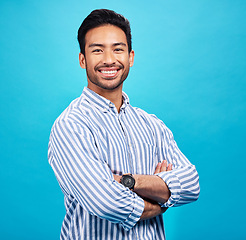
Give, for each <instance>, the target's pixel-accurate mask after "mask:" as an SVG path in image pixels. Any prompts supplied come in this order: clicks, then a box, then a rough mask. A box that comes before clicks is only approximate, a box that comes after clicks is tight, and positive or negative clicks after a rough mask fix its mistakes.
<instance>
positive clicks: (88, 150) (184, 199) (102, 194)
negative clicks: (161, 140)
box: [49, 120, 199, 230]
mask: <svg viewBox="0 0 246 240" xmlns="http://www.w3.org/2000/svg"><path fill="white" fill-rule="evenodd" d="M168 141H169V140H168ZM165 146H167V147H168V148H167V153H166V156H167V157H168V159H167V160H168V161H169V163H174V164H175V168H174V169H172V170H171V169H170V166H167V163H166V162H163V163H162V164H161V165H160V164H158V165H157V167H156V169H155V172H154V174H155V175H134V178H135V180H136V185H135V190H134V192H133V191H131V190H129V189H127V188H126V187H124V186H123V185H122V184H119V176H116V175H113V174H112V171H111V169H110V167H109V166H108V165H107V163H106V162H105V161H104V160H103V159H102V157H101V155H100V152H99V151H98V149H97V147H96V146H95V136H93V135H92V134H91V132H90V131H87V129H85V128H82V127H81V126H80V124H77V123H75V122H74V121H70V120H61V121H58V122H56V123H55V125H54V127H53V129H52V132H51V136H50V142H49V163H50V165H51V166H52V168H53V170H54V172H55V175H56V178H57V180H58V182H59V184H60V187H61V189H62V191H63V193H64V195H65V196H67V197H72V198H74V199H76V202H78V204H79V205H80V206H81V207H82V208H83V209H84V210H85V211H86V212H88V213H89V214H92V215H96V216H98V217H99V218H102V219H107V220H108V221H111V222H113V223H119V224H121V225H122V226H123V228H124V229H126V230H129V229H131V228H132V227H133V226H134V225H135V224H136V223H137V222H138V221H139V219H141V220H144V219H149V218H152V217H154V216H157V215H159V214H161V213H163V212H164V211H165V210H166V208H167V207H170V206H173V205H175V206H178V205H183V204H186V203H189V202H192V201H195V200H196V199H197V198H198V195H199V183H198V175H197V172H196V170H195V167H194V166H193V165H191V164H190V162H189V161H188V160H187V159H186V158H185V157H184V156H183V155H182V153H181V152H180V151H179V149H178V148H177V146H176V145H175V142H173V141H172V139H170V143H166V144H165ZM170 154H171V155H170ZM169 155H170V156H169ZM163 156H164V155H162V156H160V157H159V159H160V158H162V159H165V158H163ZM171 158H174V159H175V161H172V160H171V161H170V159H171ZM179 159H180V160H179ZM173 167H174V166H172V168H173Z"/></svg>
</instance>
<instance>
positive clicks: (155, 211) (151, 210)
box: [140, 200, 167, 220]
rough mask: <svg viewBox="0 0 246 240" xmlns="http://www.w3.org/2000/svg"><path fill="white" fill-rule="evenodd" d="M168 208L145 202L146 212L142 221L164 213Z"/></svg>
mask: <svg viewBox="0 0 246 240" xmlns="http://www.w3.org/2000/svg"><path fill="white" fill-rule="evenodd" d="M166 210H167V208H164V207H161V206H160V205H159V204H158V203H156V202H152V201H147V200H144V211H143V213H142V215H141V217H140V220H146V219H149V218H153V217H156V216H158V215H160V214H162V213H164V212H165V211H166Z"/></svg>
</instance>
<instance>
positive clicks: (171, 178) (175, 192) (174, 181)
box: [155, 171, 181, 207]
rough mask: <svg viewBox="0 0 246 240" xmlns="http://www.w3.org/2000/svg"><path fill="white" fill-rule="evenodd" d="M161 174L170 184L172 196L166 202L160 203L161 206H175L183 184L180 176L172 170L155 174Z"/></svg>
mask: <svg viewBox="0 0 246 240" xmlns="http://www.w3.org/2000/svg"><path fill="white" fill-rule="evenodd" d="M155 175H157V176H159V177H160V178H161V179H162V180H163V181H164V182H165V183H166V184H167V186H168V188H169V190H170V192H171V196H170V197H169V199H168V200H167V201H166V202H165V203H160V205H161V207H172V206H174V205H175V204H176V203H177V202H178V201H179V199H180V194H181V184H180V181H179V178H178V177H177V176H176V175H175V174H173V173H172V171H168V172H160V173H157V174H155Z"/></svg>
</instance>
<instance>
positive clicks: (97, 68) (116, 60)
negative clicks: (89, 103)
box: [79, 25, 134, 93]
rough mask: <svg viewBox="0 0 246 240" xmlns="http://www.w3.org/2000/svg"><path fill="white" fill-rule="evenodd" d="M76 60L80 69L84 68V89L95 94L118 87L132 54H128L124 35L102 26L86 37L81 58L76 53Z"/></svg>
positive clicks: (121, 32)
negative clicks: (85, 78)
mask: <svg viewBox="0 0 246 240" xmlns="http://www.w3.org/2000/svg"><path fill="white" fill-rule="evenodd" d="M79 60H80V66H81V67H82V68H86V73H87V79H88V87H89V88H90V89H92V90H94V91H95V92H97V93H99V92H101V91H102V90H103V89H105V90H114V89H117V88H119V87H122V83H123V82H124V80H125V79H126V77H127V75H128V73H129V68H130V67H131V66H132V65H133V61H134V51H131V52H130V53H129V52H128V45H127V39H126V35H125V33H124V31H122V30H121V29H120V28H119V27H116V26H114V25H103V26H99V27H97V28H93V29H91V30H89V31H88V32H87V33H86V35H85V56H84V55H83V54H82V53H80V55H79Z"/></svg>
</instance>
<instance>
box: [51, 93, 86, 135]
mask: <svg viewBox="0 0 246 240" xmlns="http://www.w3.org/2000/svg"><path fill="white" fill-rule="evenodd" d="M88 111H89V109H88V108H87V107H86V103H85V101H83V97H81V96H80V97H78V98H76V99H75V100H73V101H72V102H71V103H70V104H69V105H68V107H67V108H66V109H65V110H64V111H63V112H62V113H61V114H60V116H59V117H58V118H57V119H56V120H55V122H54V124H53V126H52V129H51V134H54V133H58V132H63V133H65V132H78V133H80V134H83V135H85V134H86V133H87V132H88V131H87V129H88V125H89V124H88Z"/></svg>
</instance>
